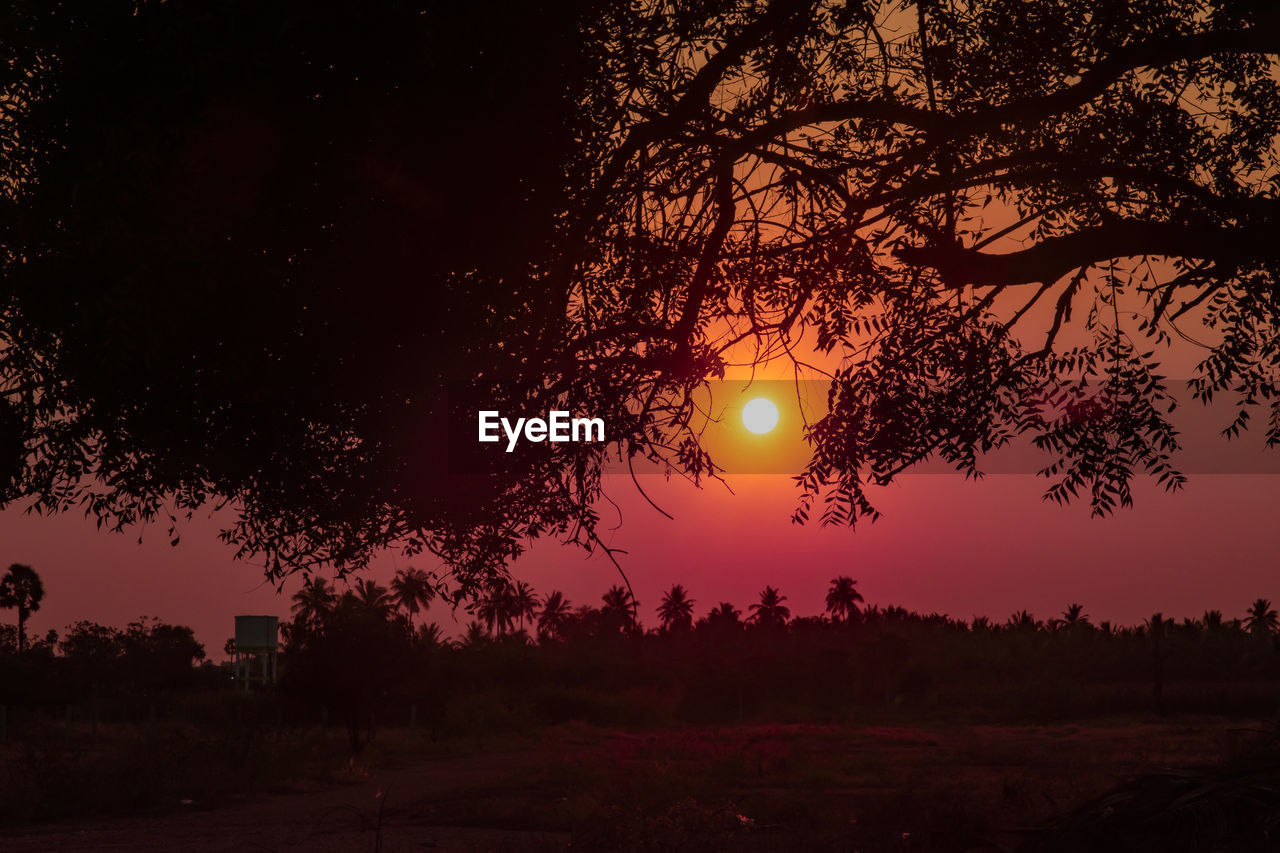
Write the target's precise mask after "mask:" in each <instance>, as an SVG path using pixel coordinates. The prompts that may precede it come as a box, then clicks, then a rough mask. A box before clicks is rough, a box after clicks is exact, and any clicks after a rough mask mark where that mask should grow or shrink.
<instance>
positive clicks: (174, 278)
mask: <svg viewBox="0 0 1280 853" xmlns="http://www.w3.org/2000/svg"><path fill="white" fill-rule="evenodd" d="M0 31H2V32H3V33H4V34H5V35H4V36H3V43H4V44H3V49H4V55H5V59H6V62H5V63H3V64H0V111H2V112H0V114H2V116H3V118H2V119H0V135H2V138H0V143H2V144H0V169H2V170H3V179H0V193H2V194H3V204H4V214H3V215H0V264H2V266H0V274H2V275H3V281H4V285H5V286H4V298H5V302H4V306H3V314H2V315H0V318H2V319H0V323H2V326H0V333H2V334H3V336H4V349H3V353H2V355H0V382H2V383H3V386H2V387H3V390H4V391H5V393H6V397H5V399H6V401H7V404H6V405H5V406H4V408H3V410H2V411H0V425H2V426H3V429H0V443H3V449H4V454H3V461H4V472H3V473H4V474H5V475H6V476H7V478H8V488H7V491H6V497H7V498H8V499H9V500H18V499H21V498H30V499H34V500H35V501H36V503H37V505H38V506H39V507H40V508H42V509H56V508H61V507H65V506H67V505H71V504H78V503H85V504H87V505H88V506H89V507H90V508H91V509H92V510H94V511H95V512H97V513H98V515H99V516H100V517H101V518H103V519H105V520H106V521H107V522H108V523H111V524H114V525H125V524H129V523H132V522H135V521H138V520H141V519H149V518H153V517H155V516H156V515H157V514H161V513H163V512H164V511H166V508H167V507H168V506H170V505H176V506H177V507H178V508H179V509H183V510H189V509H191V508H193V507H195V506H199V505H201V504H204V503H207V502H221V501H225V502H228V503H230V504H231V505H232V506H233V507H234V508H235V511H236V512H237V513H238V516H237V521H236V522H235V524H234V525H233V526H232V527H231V529H229V530H228V531H227V533H226V535H227V538H228V539H230V540H231V541H233V542H235V543H237V544H239V545H240V546H241V548H242V551H243V553H245V554H253V555H259V556H263V557H265V558H266V559H267V561H268V565H269V567H270V571H271V572H273V573H283V572H286V571H289V570H291V569H293V568H297V567H303V566H309V565H313V564H315V563H332V564H334V565H336V566H337V567H338V568H339V569H340V570H347V569H350V568H353V567H359V566H361V565H363V564H364V563H365V562H366V561H367V559H368V556H369V554H370V553H371V552H372V551H373V550H375V549H377V548H379V547H382V546H386V545H392V544H400V545H405V546H407V547H408V549H409V550H410V551H421V550H430V551H431V552H433V553H435V554H437V555H438V556H439V557H441V558H442V559H443V560H444V561H445V562H446V563H447V564H448V565H449V566H451V567H452V568H453V570H454V571H455V578H454V580H455V581H456V582H457V584H458V586H457V588H458V589H459V590H467V591H473V590H476V589H479V588H482V587H484V585H485V584H487V583H488V581H489V579H490V578H491V576H492V575H494V574H495V573H501V571H502V568H503V566H504V565H505V563H506V561H507V560H509V559H510V558H511V557H512V556H514V555H515V554H517V553H519V551H520V550H521V548H522V547H523V543H524V542H525V541H526V540H527V538H528V537H531V536H539V535H545V534H551V535H557V536H559V537H561V538H563V539H566V540H569V541H576V542H579V543H581V544H584V545H587V546H592V545H594V544H597V543H598V540H597V539H596V538H595V523H596V516H595V513H594V512H593V510H592V505H593V504H594V502H595V500H596V499H597V498H598V497H599V494H600V479H599V471H600V464H601V460H602V457H603V455H604V454H605V453H611V454H615V455H618V456H621V457H634V456H643V457H649V458H651V459H653V460H656V461H658V462H660V463H662V464H665V465H669V466H671V467H672V468H673V469H675V470H678V471H680V472H683V473H686V474H689V475H690V476H692V477H694V478H695V479H696V478H700V477H702V476H705V475H707V474H709V473H712V472H714V470H715V469H714V464H713V460H711V459H710V458H709V457H708V456H707V454H706V453H705V452H704V450H703V449H702V447H701V446H700V445H699V443H698V437H697V433H696V430H695V429H694V428H693V427H692V426H691V420H690V417H689V416H690V414H691V412H692V403H691V400H690V395H691V393H692V392H694V391H695V390H696V389H697V388H699V387H700V386H701V385H702V384H703V383H705V382H706V381H707V380H709V379H712V378H715V377H718V376H721V375H723V370H724V367H725V363H726V361H727V360H728V359H729V358H730V357H731V349H732V352H734V353H737V354H738V355H737V356H732V357H738V356H740V354H741V352H742V351H743V350H742V349H741V348H742V347H744V346H745V347H747V348H748V349H749V350H750V352H751V353H752V354H753V357H754V358H756V359H766V358H770V357H774V356H786V355H795V354H796V352H797V350H796V346H797V344H800V343H801V342H802V338H803V347H801V349H800V350H799V352H802V353H803V352H806V351H808V350H811V349H814V348H816V349H817V350H818V351H819V352H820V354H822V355H823V356H824V357H825V358H826V359H827V360H828V361H829V362H830V363H832V364H836V365H838V366H837V367H836V369H835V372H834V376H833V377H832V383H831V389H830V398H829V403H830V411H829V413H828V414H826V416H825V417H823V418H822V419H821V420H820V421H818V422H817V423H816V424H814V425H813V427H812V429H811V430H810V432H809V434H808V438H809V439H810V441H811V443H812V446H813V458H812V462H811V464H810V466H809V468H808V469H807V470H806V472H805V473H804V475H803V476H802V477H801V478H800V486H801V505H800V508H799V510H798V512H797V517H798V518H800V519H801V520H803V519H807V518H808V517H809V514H810V511H811V508H812V507H813V506H815V505H820V506H822V507H823V510H822V513H823V518H824V520H826V521H832V522H841V523H854V522H856V521H857V520H858V519H860V518H864V517H867V516H874V515H875V507H874V506H873V504H872V502H871V499H870V497H869V495H868V493H867V486H868V485H872V484H879V483H884V482H887V481H889V480H891V479H892V478H893V477H894V476H896V475H897V474H898V473H900V472H901V471H903V470H905V469H907V468H909V467H910V466H911V465H913V464H915V463H917V462H919V461H921V460H923V459H925V458H928V457H931V456H933V457H939V458H942V459H944V460H946V461H948V462H950V463H951V464H954V465H955V466H957V467H958V468H960V469H962V470H966V471H973V470H975V467H976V465H977V460H978V457H979V455H980V454H981V453H983V452H984V451H987V450H990V449H992V448H995V447H998V446H1000V445H1001V444H1003V443H1005V442H1007V441H1009V440H1011V439H1012V438H1013V437H1015V436H1018V435H1025V436H1029V437H1030V438H1031V439H1032V440H1034V441H1035V442H1036V443H1037V445H1039V446H1040V447H1041V448H1042V449H1043V450H1044V451H1045V452H1046V453H1047V455H1048V456H1047V462H1046V473H1047V474H1048V475H1049V476H1050V477H1051V478H1052V483H1051V487H1050V491H1049V496H1050V497H1052V498H1055V499H1057V500H1067V499H1069V498H1071V497H1073V496H1075V495H1077V494H1079V493H1080V492H1084V493H1086V494H1087V495H1088V497H1089V500H1090V501H1091V504H1092V506H1093V508H1094V509H1095V510H1096V511H1098V512H1107V511H1110V510H1111V509H1112V508H1114V507H1115V506H1117V505H1122V504H1126V503H1128V502H1129V500H1130V492H1129V489H1130V483H1131V480H1132V477H1133V476H1134V475H1135V474H1136V473H1139V472H1143V471H1146V472H1149V473H1151V474H1153V475H1155V476H1156V477H1157V478H1158V479H1159V480H1160V481H1161V482H1163V483H1165V484H1166V485H1169V486H1171V487H1176V486H1177V485H1179V484H1180V483H1181V482H1182V477H1181V475H1180V474H1179V473H1178V472H1177V471H1176V469H1175V468H1174V465H1173V456H1172V454H1173V453H1174V452H1175V451H1176V449H1177V436H1176V432H1175V431H1174V430H1173V428H1172V426H1171V425H1170V423H1169V421H1168V410H1169V407H1170V405H1171V401H1170V397H1169V391H1168V389H1167V388H1166V384H1165V380H1164V379H1163V377H1162V376H1161V374H1160V370H1159V359H1160V357H1161V350H1162V348H1164V347H1166V346H1167V344H1168V343H1169V342H1170V340H1171V339H1172V337H1173V336H1174V335H1179V336H1183V335H1187V329H1188V326H1194V327H1195V329H1194V332H1195V335H1192V337H1195V339H1196V340H1199V341H1201V342H1202V343H1203V344H1204V346H1205V347H1206V354H1205V358H1204V361H1203V362H1202V364H1201V365H1200V367H1199V369H1198V371H1197V372H1196V375H1195V376H1194V377H1193V379H1194V383H1193V391H1194V392H1195V393H1196V394H1197V395H1198V396H1200V397H1202V398H1205V399H1207V398H1209V397H1211V396H1212V395H1214V394H1217V393H1221V392H1226V391H1231V392H1234V393H1238V394H1240V395H1241V396H1242V397H1243V398H1244V399H1245V400H1246V402H1248V403H1251V404H1252V405H1254V406H1258V405H1263V406H1271V405H1272V402H1271V401H1272V400H1274V399H1277V398H1278V396H1277V393H1276V392H1277V391H1280V388H1278V387H1277V384H1276V376H1275V370H1274V364H1275V363H1276V362H1277V361H1280V350H1277V348H1278V347H1280V335H1277V334H1275V332H1276V307H1277V299H1278V297H1277V291H1276V288H1275V272H1276V269H1277V265H1278V263H1280V256H1278V250H1277V245H1280V244H1277V243H1276V241H1275V240H1274V238H1273V235H1274V234H1275V233H1276V226H1277V212H1278V210H1280V201H1278V200H1277V197H1276V194H1275V155H1276V136H1277V129H1278V127H1280V86H1278V84H1277V80H1276V77H1275V75H1274V70H1275V53H1276V52H1277V50H1280V42H1278V41H1277V39H1278V38H1280V36H1278V35H1277V34H1278V33H1280V12H1277V11H1275V8H1274V4H1267V3H1254V2H1230V0H1223V2H1209V0H1145V2H1134V3H1126V4H1118V3H1113V2H1108V1H1107V0H1081V2H1072V3H1064V2H1061V0H1054V1H1053V2H1051V0H979V2H958V0H932V2H929V3H922V4H914V5H913V4H910V3H908V4H906V5H902V4H897V3H883V2H875V0H867V2H861V3H857V2H855V3H843V2H832V3H826V2H807V1H806V2H799V0H773V2H746V0H710V1H709V2H703V3H696V4H687V3H681V4H669V3H661V2H657V3H644V4H612V3H604V2H592V1H591V0H580V1H579V2H571V3H551V4H536V3H505V2H504V3H497V4H483V5H479V6H476V5H474V4H425V3H410V2H380V3H372V4H369V3H361V4H356V3H328V4H310V3H301V2H268V3H252V4H250V3H244V2H232V3H230V4H219V5H218V6H217V7H211V6H208V5H206V4H198V3H193V2H163V3H161V2H149V1H148V0H139V2H89V0H80V1H79V2H65V3H61V4H50V5H45V4H20V5H18V6H13V7H10V8H8V9H6V10H5V11H4V12H2V13H0ZM1175 324H1179V325H1175ZM735 347H736V349H733V348H735ZM459 389H461V390H459ZM469 393H482V394H483V395H485V397H486V399H488V400H490V401H491V403H492V405H493V408H497V409H505V410H507V411H509V412H512V413H514V412H538V411H545V410H547V409H548V408H552V407H558V408H570V409H573V410H576V411H580V412H590V413H591V414H592V415H595V416H600V417H603V418H605V419H606V422H607V423H608V424H609V439H610V442H609V444H608V445H584V444H557V445H541V446H538V447H537V448H536V450H526V451H523V452H518V453H512V454H509V455H508V456H509V457H510V458H504V459H503V464H502V466H501V467H500V469H499V470H497V471H494V472H491V473H487V474H484V475H480V474H475V475H459V474H458V473H457V472H451V471H450V470H449V468H448V464H447V462H446V461H445V454H442V453H441V447H442V446H443V444H444V442H445V429H446V424H447V421H448V414H447V412H448V406H449V402H448V401H449V400H450V399H453V400H457V399H460V398H461V399H470V398H469V397H467V394H469ZM1242 411H1244V412H1246V413H1247V411H1248V408H1247V407H1246V408H1245V409H1244V410H1242ZM1268 415H1269V416H1270V418H1271V420H1270V424H1271V429H1270V431H1269V432H1268V438H1270V439H1273V440H1274V439H1277V438H1280V414H1277V412H1276V411H1275V410H1274V409H1273V410H1272V411H1271V412H1269V413H1268ZM1243 423H1244V421H1243V420H1242V421H1241V422H1239V423H1237V424H1233V425H1232V427H1233V428H1239V427H1240V426H1242V425H1243ZM473 437H474V436H473V435H467V436H465V437H464V438H465V439H466V440H467V441H468V442H470V441H471V440H472V439H473ZM824 498H831V500H829V501H826V500H823V499H824Z"/></svg>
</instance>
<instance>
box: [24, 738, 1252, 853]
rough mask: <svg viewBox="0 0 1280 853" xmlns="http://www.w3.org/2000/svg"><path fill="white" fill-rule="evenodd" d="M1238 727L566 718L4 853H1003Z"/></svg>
mask: <svg viewBox="0 0 1280 853" xmlns="http://www.w3.org/2000/svg"><path fill="white" fill-rule="evenodd" d="M1239 728H1240V725H1239V723H1238V722H1237V723H1227V722H1225V721H1216V720H1195V721H1179V722H1177V723H1169V722H1162V721H1135V720H1124V721H1116V722H1114V723H1113V724H1091V725H1089V726H959V725H946V726H894V727H883V726H869V727H823V726H781V725H775V726H739V727H730V728H721V729H710V728H686V729H675V730H664V731H656V732H639V733H637V732H616V731H603V730H598V729H588V728H584V727H572V726H570V727H562V728H559V729H555V730H552V731H550V732H547V733H545V734H544V735H543V736H541V737H539V738H536V739H529V738H526V739H522V740H518V741H508V742H503V743H500V744H498V743H490V744H488V745H486V746H484V747H483V748H482V747H481V745H479V744H470V745H459V747H458V749H457V750H455V752H456V753H458V754H452V755H449V754H440V753H436V754H416V755H415V754H413V753H411V752H406V751H401V752H399V753H398V755H397V757H396V758H394V759H392V760H377V761H372V762H371V763H370V764H369V766H367V767H363V768H358V769H356V770H354V771H352V772H350V773H348V774H346V776H345V781H344V782H341V783H338V784H332V785H328V786H325V787H320V788H316V787H314V786H313V787H312V789H310V790H306V787H307V786H306V785H300V786H298V787H299V788H300V790H298V791H296V792H293V793H276V794H267V795H261V796H257V797H253V798H250V799H247V800H246V801H244V802H241V803H238V804H234V805H230V806H220V807H217V808H203V807H201V804H199V803H181V802H179V803H175V804H173V807H172V811H168V812H167V813H164V814H158V815H152V816H145V817H128V818H119V819H111V820H93V821H88V820H85V821H71V822H61V823H55V824H43V825H34V826H27V827H22V828H19V829H11V830H8V831H6V832H0V849H3V850H5V851H11V853H29V851H80V853H90V851H93V853H105V851H113V852H114V851H172V850H184V851H193V853H214V851H233V850H234V851H246V850H247V851H357V850H359V851H371V850H380V851H385V853H398V851H422V850H447V851H503V850H509V851H540V850H563V849H569V848H570V846H571V845H572V849H574V850H595V849H618V847H617V846H616V845H618V844H620V843H621V842H619V841H618V840H617V839H618V838H624V839H625V840H626V842H628V843H627V846H635V847H636V848H637V849H672V847H673V845H674V846H678V845H679V842H678V841H673V839H679V838H680V837H681V833H682V832H685V831H689V832H695V831H696V832H699V833H702V837H703V838H704V840H705V839H706V838H719V839H721V840H723V841H724V849H741V848H742V847H743V846H745V847H747V848H750V849H819V848H825V849H853V847H851V846H847V845H851V844H854V843H858V844H859V846H860V848H861V849H876V850H882V849H893V850H904V851H905V850H933V849H941V848H939V847H937V846H935V845H936V844H937V843H938V842H937V841H936V840H935V841H930V840H929V839H930V838H933V839H938V838H944V837H948V835H947V834H948V833H949V832H950V828H949V823H953V824H954V825H955V837H954V838H951V839H950V840H951V841H954V842H955V845H954V846H952V845H951V844H950V843H948V845H947V849H960V850H965V849H973V850H978V849H1000V848H1001V847H1007V846H1008V845H1010V844H1012V843H1013V842H1014V841H1016V838H1017V833H1016V831H1013V830H1016V829H1017V828H1018V827H1020V826H1025V825H1028V824H1030V823H1034V822H1035V821H1037V820H1040V819H1043V818H1044V817H1047V816H1048V815H1051V814H1054V813H1056V812H1058V811H1061V810H1064V809H1066V808H1069V807H1070V806H1072V805H1074V804H1075V803H1077V802H1079V801H1081V800H1083V799H1085V798H1087V797H1089V796H1092V795H1095V794H1097V793H1100V792H1101V791H1102V790H1103V789H1104V788H1106V787H1107V786H1108V785H1110V784H1111V783H1112V782H1114V781H1115V780H1117V779H1119V778H1122V777H1124V776H1127V775H1130V774H1134V773H1140V772H1145V771H1151V770H1163V769H1168V768H1172V767H1183V766H1191V765H1196V764H1201V763H1209V762H1213V761H1216V760H1218V759H1220V758H1222V757H1223V755H1224V754H1225V753H1226V751H1227V750H1228V747H1229V745H1230V742H1231V741H1232V739H1233V738H1237V737H1238V736H1239ZM129 783H130V782H129V780H128V779H120V780H119V784H121V785H128V784H129ZM726 822H727V823H726ZM708 827H710V829H708ZM615 830H616V831H617V832H618V833H623V834H622V835H619V836H616V837H615V836H614V835H611V832H613V831H615ZM708 833H709V834H708ZM966 833H967V840H963V841H962V840H961V839H960V838H959V835H961V834H966ZM864 837H865V839H866V842H867V843H866V845H865V846H864V845H862V844H861V842H860V841H859V839H862V838H864ZM886 839H891V841H886ZM702 847H703V848H706V849H718V845H715V844H713V845H711V846H708V845H706V844H704V845H702Z"/></svg>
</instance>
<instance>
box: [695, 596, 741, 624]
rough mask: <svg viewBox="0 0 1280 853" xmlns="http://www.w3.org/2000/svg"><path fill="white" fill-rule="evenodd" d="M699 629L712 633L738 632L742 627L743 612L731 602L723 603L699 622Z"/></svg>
mask: <svg viewBox="0 0 1280 853" xmlns="http://www.w3.org/2000/svg"><path fill="white" fill-rule="evenodd" d="M698 627H699V628H705V629H707V630H710V631H727V630H736V629H738V628H741V627H742V611H741V610H739V609H738V608H736V607H734V606H733V605H732V604H730V603H729V602H727V601H722V602H720V603H719V604H717V605H716V606H715V608H714V609H713V610H712V611H711V612H709V613H708V614H707V615H706V616H703V617H702V618H701V619H700V620H698Z"/></svg>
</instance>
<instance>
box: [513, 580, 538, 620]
mask: <svg viewBox="0 0 1280 853" xmlns="http://www.w3.org/2000/svg"><path fill="white" fill-rule="evenodd" d="M507 596H508V598H509V601H508V604H507V606H508V608H509V609H510V611H511V618H512V620H514V621H516V622H519V623H520V630H521V631H523V630H524V622H525V620H526V619H528V620H529V621H530V622H532V621H533V619H534V617H535V616H536V615H537V613H538V596H536V595H535V594H534V592H533V587H531V586H529V584H527V583H525V582H524V581H517V582H516V585H515V586H514V587H508V588H507Z"/></svg>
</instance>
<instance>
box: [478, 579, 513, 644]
mask: <svg viewBox="0 0 1280 853" xmlns="http://www.w3.org/2000/svg"><path fill="white" fill-rule="evenodd" d="M515 603H516V595H515V591H514V590H513V589H512V587H511V584H510V583H509V582H499V583H495V584H494V585H493V586H492V587H490V589H489V594H488V595H486V596H485V597H484V598H482V599H481V600H480V602H479V603H478V604H477V605H476V615H477V616H479V617H480V621H481V622H483V623H484V624H485V627H486V628H487V629H488V630H489V631H490V632H491V633H492V632H496V633H497V635H498V637H499V638H501V637H505V636H506V634H507V631H509V630H511V626H512V624H513V623H514V622H515V621H516V612H515Z"/></svg>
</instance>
